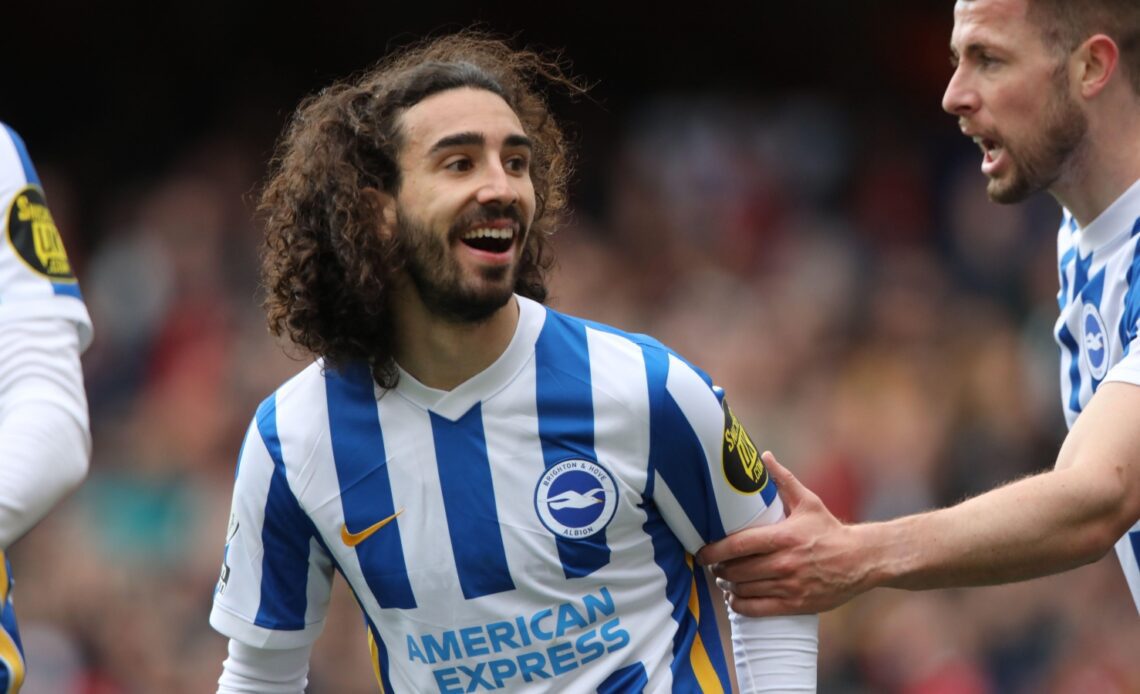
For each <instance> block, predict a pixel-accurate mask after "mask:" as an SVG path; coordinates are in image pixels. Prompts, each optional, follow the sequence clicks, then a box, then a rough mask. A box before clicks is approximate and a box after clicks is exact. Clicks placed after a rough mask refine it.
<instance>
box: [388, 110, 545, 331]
mask: <svg viewBox="0 0 1140 694" xmlns="http://www.w3.org/2000/svg"><path fill="white" fill-rule="evenodd" d="M400 132H401V136H402V145H401V148H400V169H401V183H400V192H399V194H398V195H397V196H396V224H395V235H396V240H397V243H398V246H399V248H400V250H401V252H402V253H403V258H404V261H405V267H406V269H407V273H408V277H409V278H410V279H411V281H412V284H413V286H414V287H415V290H416V292H417V293H418V294H419V297H420V299H421V300H422V301H423V302H424V304H425V306H426V307H427V308H428V309H429V310H430V311H431V312H432V313H433V314H435V315H438V316H440V317H442V318H445V319H447V320H452V321H460V322H471V321H479V320H483V319H485V318H487V317H489V316H490V315H491V314H493V313H494V312H495V310H496V309H498V308H500V307H502V306H503V305H505V304H506V303H507V301H509V300H510V297H511V293H512V292H513V291H514V286H515V279H516V277H517V275H518V263H519V258H520V256H521V254H522V248H523V244H524V242H525V241H526V234H527V231H528V229H529V228H530V225H531V222H532V221H533V220H534V210H535V197H534V185H533V183H532V182H531V177H530V160H531V144H530V140H529V139H528V138H527V137H526V135H525V134H524V132H523V128H522V125H521V123H520V122H519V119H518V116H516V115H515V113H514V111H512V110H511V108H510V107H509V106H508V105H507V103H506V102H505V101H503V99H501V98H500V97H499V96H497V95H496V94H493V93H491V92H488V91H485V90H482V89H472V88H460V89H451V90H448V91H445V92H440V93H438V94H434V95H432V96H430V97H428V98H426V99H424V100H423V101H421V102H419V103H417V104H416V105H415V106H412V107H411V108H409V109H408V110H407V111H405V112H404V114H403V116H402V118H401V121H400Z"/></svg>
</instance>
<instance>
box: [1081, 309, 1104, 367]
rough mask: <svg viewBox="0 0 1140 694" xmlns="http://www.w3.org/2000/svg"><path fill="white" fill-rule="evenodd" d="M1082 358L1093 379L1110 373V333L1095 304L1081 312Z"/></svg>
mask: <svg viewBox="0 0 1140 694" xmlns="http://www.w3.org/2000/svg"><path fill="white" fill-rule="evenodd" d="M1081 356H1082V357H1083V358H1084V360H1085V366H1087V367H1088V370H1089V374H1090V375H1092V377H1093V378H1095V379H1096V380H1098V381H1099V380H1100V379H1102V378H1104V375H1105V373H1107V372H1108V331H1107V330H1105V328H1104V320H1103V319H1102V318H1101V317H1100V312H1099V311H1097V308H1096V306H1094V305H1093V304H1085V308H1084V310H1083V311H1082V312H1081Z"/></svg>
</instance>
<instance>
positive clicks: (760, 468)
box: [721, 399, 768, 494]
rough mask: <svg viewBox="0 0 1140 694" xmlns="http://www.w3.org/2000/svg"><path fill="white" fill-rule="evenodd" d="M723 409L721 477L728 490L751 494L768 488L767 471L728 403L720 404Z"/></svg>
mask: <svg viewBox="0 0 1140 694" xmlns="http://www.w3.org/2000/svg"><path fill="white" fill-rule="evenodd" d="M721 407H722V408H723V409H724V452H723V454H722V455H721V458H722V462H723V464H724V477H725V479H727V480H728V483H729V484H730V485H732V488H733V489H735V490H736V491H738V492H740V493H741V494H755V493H757V492H759V491H760V490H761V489H763V488H764V487H766V486H768V471H767V470H766V469H765V468H764V463H763V462H761V460H760V451H758V450H757V449H756V444H754V443H752V439H751V438H749V437H748V432H747V431H745V430H744V427H743V426H742V425H741V424H740V420H739V419H737V418H736V415H734V414H733V413H732V410H731V409H729V407H728V400H727V399H725V400H724V401H722V403H721Z"/></svg>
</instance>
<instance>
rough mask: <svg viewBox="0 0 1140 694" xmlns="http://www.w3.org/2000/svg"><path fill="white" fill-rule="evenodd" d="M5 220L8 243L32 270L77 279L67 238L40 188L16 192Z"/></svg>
mask: <svg viewBox="0 0 1140 694" xmlns="http://www.w3.org/2000/svg"><path fill="white" fill-rule="evenodd" d="M5 222H6V226H7V234H6V235H7V237H8V243H10V244H12V248H13V249H15V251H16V255H17V256H18V257H19V258H20V259H21V260H23V261H24V265H26V266H27V267H28V268H29V269H30V270H31V271H32V272H34V273H36V274H37V275H40V276H42V277H46V278H48V279H50V280H52V281H53V282H74V281H75V275H74V274H73V273H72V271H71V263H70V262H68V260H67V252H66V251H65V250H64V248H63V238H61V237H60V235H59V229H57V228H56V226H55V220H54V219H52V216H51V210H49V209H48V206H47V201H46V200H44V194H43V193H42V192H40V189H39V188H36V187H34V186H28V187H26V188H24V189H23V190H21V191H20V192H19V193H16V197H14V198H13V199H12V205H11V207H9V208H8V214H7V219H6V220H5Z"/></svg>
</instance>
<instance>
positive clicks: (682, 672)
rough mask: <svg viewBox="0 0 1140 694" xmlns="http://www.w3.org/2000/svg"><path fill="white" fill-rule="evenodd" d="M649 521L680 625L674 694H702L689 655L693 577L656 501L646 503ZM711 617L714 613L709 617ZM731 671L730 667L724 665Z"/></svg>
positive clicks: (656, 556) (657, 558) (647, 529)
mask: <svg viewBox="0 0 1140 694" xmlns="http://www.w3.org/2000/svg"><path fill="white" fill-rule="evenodd" d="M641 506H642V508H643V509H645V512H646V514H647V515H648V519H647V520H646V522H645V526H644V530H645V532H646V534H648V535H649V537H650V540H651V541H652V542H653V560H654V562H655V563H656V564H657V565H658V566H660V567H661V571H662V573H664V574H665V597H666V598H667V599H668V600H669V604H670V605H672V615H673V620H674V621H675V622H677V633H676V634H674V636H673V662H672V663H671V664H670V670H672V672H673V689H674V691H684V692H688V691H700V689H699V685H698V684H697V680H696V676H695V674H694V673H693V670H692V667H691V666H690V661H689V653H690V651H691V649H692V647H693V640H694V637H695V635H696V633H697V623H696V620H694V618H693V614H692V612H690V611H689V591H690V589H691V588H692V584H693V576H692V573H691V572H690V571H689V567H688V563H687V562H686V561H685V549H684V547H682V546H681V543H680V541H678V540H677V537H676V536H675V535H674V534H673V531H672V530H670V529H669V526H668V525H667V524H666V523H665V519H664V518H662V517H661V514H660V512H658V511H657V509H656V508H655V507H654V506H653V503H652V501H646V502H645V503H643V504H642V505H641ZM708 614H709V615H710V616H711V615H712V614H713V613H712V612H709V613H708ZM714 621H715V620H714ZM724 667H727V664H726V665H724Z"/></svg>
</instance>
